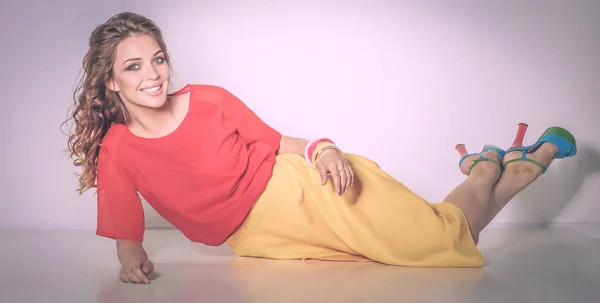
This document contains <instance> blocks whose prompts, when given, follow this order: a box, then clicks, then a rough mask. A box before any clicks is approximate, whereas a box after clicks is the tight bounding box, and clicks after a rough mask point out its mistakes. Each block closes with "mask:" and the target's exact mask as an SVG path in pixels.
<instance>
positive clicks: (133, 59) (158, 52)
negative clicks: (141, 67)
mask: <svg viewBox="0 0 600 303" xmlns="http://www.w3.org/2000/svg"><path fill="white" fill-rule="evenodd" d="M160 53H162V49H161V50H158V51H157V52H156V53H154V55H152V57H154V56H156V55H158V54H160ZM135 60H142V58H139V57H138V58H131V59H127V60H125V62H123V65H125V63H127V62H129V61H135Z"/></svg>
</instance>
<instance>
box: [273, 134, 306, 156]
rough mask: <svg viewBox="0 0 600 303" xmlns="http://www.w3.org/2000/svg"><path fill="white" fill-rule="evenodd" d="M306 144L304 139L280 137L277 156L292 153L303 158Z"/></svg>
mask: <svg viewBox="0 0 600 303" xmlns="http://www.w3.org/2000/svg"><path fill="white" fill-rule="evenodd" d="M308 142H309V140H306V139H302V138H294V137H289V136H284V135H282V136H281V140H280V142H279V150H278V151H277V154H285V153H294V154H298V155H300V156H302V157H304V148H305V147H306V144H308Z"/></svg>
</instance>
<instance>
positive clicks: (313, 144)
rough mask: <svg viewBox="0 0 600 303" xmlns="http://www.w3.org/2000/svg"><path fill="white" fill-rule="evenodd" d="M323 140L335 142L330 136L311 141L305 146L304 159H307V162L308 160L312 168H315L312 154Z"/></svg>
mask: <svg viewBox="0 0 600 303" xmlns="http://www.w3.org/2000/svg"><path fill="white" fill-rule="evenodd" d="M321 142H329V143H331V144H335V143H334V142H333V141H332V140H331V139H328V138H320V139H314V140H311V141H309V142H308V143H307V144H306V147H305V148H304V159H306V162H308V165H309V166H310V167H311V168H314V166H313V164H312V154H313V153H314V152H315V148H317V145H319V143H321Z"/></svg>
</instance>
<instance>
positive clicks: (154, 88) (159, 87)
mask: <svg viewBox="0 0 600 303" xmlns="http://www.w3.org/2000/svg"><path fill="white" fill-rule="evenodd" d="M161 88H162V84H161V85H158V86H155V87H151V88H146V89H142V91H143V92H145V93H155V92H157V91H158V90H159V89H161Z"/></svg>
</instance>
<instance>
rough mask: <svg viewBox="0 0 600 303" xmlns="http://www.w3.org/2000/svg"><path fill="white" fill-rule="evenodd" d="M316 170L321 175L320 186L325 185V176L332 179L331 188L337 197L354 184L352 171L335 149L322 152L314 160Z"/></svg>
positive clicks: (346, 161)
mask: <svg viewBox="0 0 600 303" xmlns="http://www.w3.org/2000/svg"><path fill="white" fill-rule="evenodd" d="M315 164H316V166H317V170H319V173H320V174H321V184H322V185H325V184H327V179H328V177H327V175H328V174H330V175H331V177H332V178H333V186H334V188H335V191H336V192H337V194H338V195H342V193H344V194H345V193H346V192H348V188H350V187H351V186H352V185H353V184H354V171H353V170H352V168H351V167H350V164H349V163H348V160H346V159H345V158H344V155H343V154H342V153H341V152H339V151H338V150H336V149H328V150H325V151H323V153H321V154H320V155H319V157H318V158H317V160H316V163H315Z"/></svg>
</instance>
